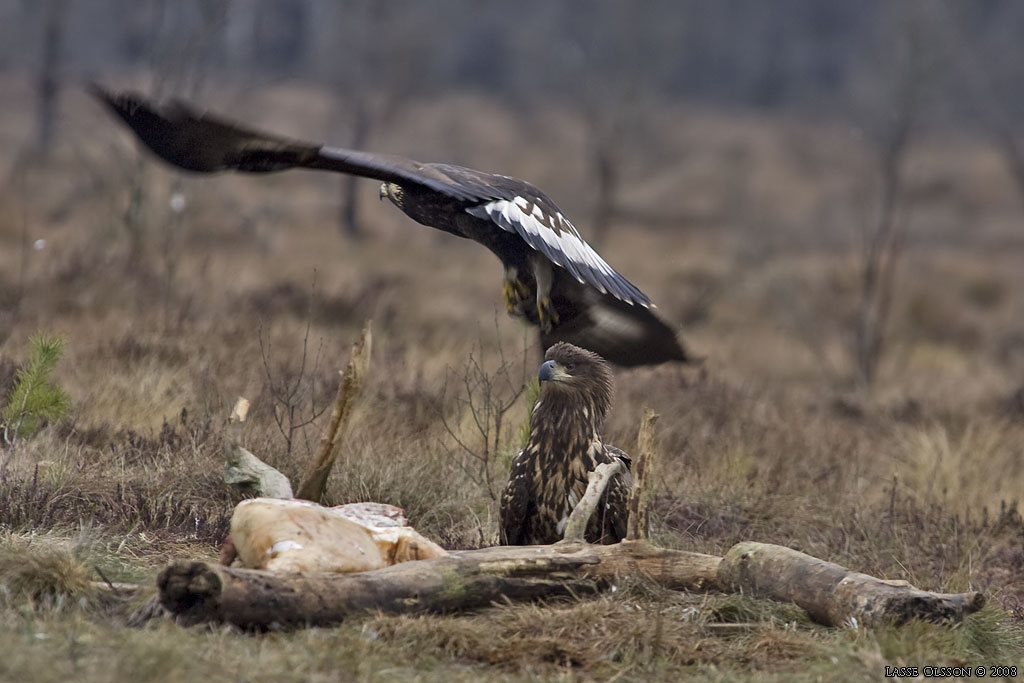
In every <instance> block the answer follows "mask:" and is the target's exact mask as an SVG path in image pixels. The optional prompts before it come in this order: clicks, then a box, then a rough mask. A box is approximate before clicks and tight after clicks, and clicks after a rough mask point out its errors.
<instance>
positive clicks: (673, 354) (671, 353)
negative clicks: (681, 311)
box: [540, 273, 693, 367]
mask: <svg viewBox="0 0 1024 683" xmlns="http://www.w3.org/2000/svg"><path fill="white" fill-rule="evenodd" d="M551 295H552V296H551V300H552V302H553V303H554V306H555V310H557V311H558V314H559V316H560V320H559V323H558V325H556V326H555V327H554V328H553V329H552V330H551V332H549V333H544V332H543V331H542V332H541V336H540V341H541V345H542V346H543V348H545V349H547V348H550V347H551V345H552V344H554V343H555V342H560V341H564V342H569V343H570V344H574V345H576V346H579V347H582V348H584V349H587V350H588V351H593V352H594V353H596V354H598V355H600V356H602V357H603V358H604V359H605V360H607V361H609V362H611V363H614V364H616V365H621V366H626V367H631V366H635V365H657V364H659V363H664V362H667V361H682V362H691V361H693V358H692V356H690V354H689V353H687V351H686V349H685V348H684V347H683V345H682V342H680V341H679V338H678V337H677V336H676V333H675V332H674V331H673V330H672V328H670V327H669V326H668V325H667V324H665V322H664V321H662V320H661V318H659V317H658V316H657V315H655V313H654V312H653V311H652V310H650V309H649V308H646V307H644V306H635V305H630V304H627V303H626V302H624V301H622V300H620V299H619V298H617V297H615V296H612V295H611V294H602V293H601V292H599V291H597V290H596V289H594V288H592V287H585V286H583V285H581V284H580V283H579V282H577V281H576V280H574V279H573V278H571V277H566V276H564V275H562V274H561V273H558V275H557V276H556V277H555V282H554V285H553V286H552V292H551Z"/></svg>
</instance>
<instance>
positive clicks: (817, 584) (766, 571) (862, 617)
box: [718, 542, 985, 626]
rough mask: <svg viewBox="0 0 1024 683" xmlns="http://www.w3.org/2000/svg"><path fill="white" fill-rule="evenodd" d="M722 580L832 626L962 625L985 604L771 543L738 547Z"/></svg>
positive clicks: (971, 595)
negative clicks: (796, 607) (917, 621)
mask: <svg viewBox="0 0 1024 683" xmlns="http://www.w3.org/2000/svg"><path fill="white" fill-rule="evenodd" d="M718 582H719V583H720V584H721V585H722V586H723V587H725V588H727V589H731V590H734V591H740V592H744V593H748V594H750V595H755V596H759V597H765V598H772V599H774V600H785V601H789V602H793V603H795V604H797V605H799V606H800V607H802V608H804V609H805V610H807V613H808V614H809V615H810V617H811V618H812V619H814V620H815V621H817V622H820V623H822V624H826V625H828V626H840V625H848V626H858V625H860V626H875V625H878V624H880V623H882V622H888V623H892V624H895V625H901V624H904V623H906V622H908V621H910V620H912V619H923V620H927V621H961V620H963V618H964V616H966V615H968V614H971V613H973V612H977V611H978V610H979V609H981V608H982V606H984V604H985V596H984V595H982V594H981V593H979V592H977V591H970V592H968V593H931V592H928V591H923V590H919V589H917V588H914V587H913V586H911V585H910V584H908V583H907V582H906V581H886V580H884V579H878V578H875V577H874V576H869V575H867V574H861V573H860V572H854V571H850V570H849V569H846V568H845V567H841V566H839V565H838V564H834V563H832V562H826V561H825V560H819V559H818V558H816V557H812V556H810V555H807V554H805V553H802V552H800V551H798V550H793V549H792V548H786V547H784V546H780V545H771V544H768V543H750V542H747V543H737V544H736V545H734V546H733V547H732V548H731V549H730V550H729V552H727V553H726V554H725V557H724V558H722V562H721V564H720V565H719V568H718Z"/></svg>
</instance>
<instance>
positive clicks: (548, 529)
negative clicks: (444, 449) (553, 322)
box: [500, 342, 632, 545]
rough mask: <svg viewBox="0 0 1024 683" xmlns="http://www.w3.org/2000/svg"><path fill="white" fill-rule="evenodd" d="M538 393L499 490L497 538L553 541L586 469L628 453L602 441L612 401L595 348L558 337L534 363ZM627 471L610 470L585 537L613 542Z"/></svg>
mask: <svg viewBox="0 0 1024 683" xmlns="http://www.w3.org/2000/svg"><path fill="white" fill-rule="evenodd" d="M539 378H540V394H539V396H538V398H537V403H536V404H535V405H534V407H533V414H532V417H531V424H530V439H529V441H528V442H527V444H526V448H524V449H523V450H522V452H521V453H519V455H518V456H516V459H515V460H514V461H513V463H512V470H511V472H510V473H509V479H508V484H506V486H505V491H504V493H503V494H502V497H501V511H500V533H501V539H500V540H501V543H502V544H504V545H531V544H543V543H555V542H556V541H560V540H561V539H562V534H563V532H564V531H565V524H566V522H567V521H568V519H569V513H570V512H572V510H573V508H574V507H575V506H576V503H578V502H579V500H580V498H582V497H583V494H584V492H585V491H586V490H587V475H588V473H589V472H591V471H592V470H594V469H595V468H596V467H597V466H598V465H600V464H602V463H606V462H612V461H613V460H619V461H621V462H623V463H624V464H625V465H626V467H627V468H628V467H629V464H630V460H629V456H627V455H626V454H625V453H623V452H622V451H620V450H619V449H617V448H615V447H614V446H610V445H608V444H605V443H604V442H602V440H601V429H602V428H603V426H604V419H605V416H606V415H607V414H608V410H609V409H610V408H611V404H612V390H613V389H612V387H613V384H612V372H611V368H610V367H609V366H608V364H607V363H606V362H605V361H604V359H602V358H601V357H600V356H599V355H597V354H596V353H592V352H590V351H587V350H585V349H581V348H579V347H577V346H573V345H572V344H567V343H564V342H560V343H558V344H555V345H554V346H552V347H551V348H549V349H548V352H547V354H546V355H545V362H544V364H543V365H541V366H540V373H539ZM631 486H632V477H631V476H630V475H629V471H628V469H627V470H626V471H625V472H624V473H622V474H620V475H616V476H615V477H614V478H613V479H612V480H611V481H610V482H609V483H608V488H607V489H606V490H605V493H604V496H603V497H602V499H601V502H600V504H599V505H598V508H597V511H596V512H595V513H594V516H593V517H592V518H591V519H590V521H589V522H588V524H587V530H586V533H585V534H584V538H585V539H586V540H587V541H588V542H590V543H617V542H619V541H621V540H622V538H623V537H624V536H625V535H626V521H627V516H628V513H627V508H626V504H627V502H628V500H629V491H630V488H631Z"/></svg>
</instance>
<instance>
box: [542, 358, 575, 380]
mask: <svg viewBox="0 0 1024 683" xmlns="http://www.w3.org/2000/svg"><path fill="white" fill-rule="evenodd" d="M568 376H569V373H567V372H566V371H565V369H564V368H562V366H561V365H559V364H558V363H556V362H555V361H553V360H549V361H545V362H544V363H542V364H541V366H540V372H538V373H537V380H538V381H539V382H542V383H543V382H552V381H557V380H560V379H565V378H566V377H568Z"/></svg>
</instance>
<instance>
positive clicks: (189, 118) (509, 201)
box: [90, 85, 688, 366]
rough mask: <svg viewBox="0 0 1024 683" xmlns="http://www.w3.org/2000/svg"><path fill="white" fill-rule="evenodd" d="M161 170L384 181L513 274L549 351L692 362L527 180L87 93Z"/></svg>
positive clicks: (626, 361) (405, 206)
mask: <svg viewBox="0 0 1024 683" xmlns="http://www.w3.org/2000/svg"><path fill="white" fill-rule="evenodd" d="M90 91H91V92H92V94H93V95H95V96H96V97H98V98H99V99H100V100H101V101H102V102H103V103H104V104H105V105H106V106H107V107H109V108H110V109H111V110H112V111H113V112H114V113H115V114H116V115H117V116H118V117H120V118H121V119H122V120H123V121H124V122H125V123H126V124H127V125H128V127H129V128H131V129H132V130H133V131H134V132H135V134H136V135H137V136H138V137H139V139H141V140H142V142H143V143H145V145H146V146H147V147H149V149H150V150H152V151H153V152H154V153H155V154H156V155H157V156H159V157H160V158H161V159H163V160H164V161H166V162H168V163H170V164H172V165H174V166H177V167H179V168H182V169H185V170H188V171H193V172H197V173H214V172H217V171H226V170H230V171H241V172H246V173H269V172H273V171H283V170H286V169H290V168H308V169H318V170H324V171H333V172H336V173H346V174H350V175H356V176H361V177H365V178H375V179H377V180H381V181H383V184H382V185H381V188H380V196H381V198H382V199H383V198H384V197H387V198H388V199H389V200H391V201H392V202H393V203H394V204H395V205H396V206H397V207H398V208H399V209H401V210H402V211H403V212H405V214H406V215H407V216H409V217H410V218H412V219H413V220H415V221H417V222H419V223H422V224H423V225H428V226H430V227H433V228H437V229H439V230H443V231H445V232H448V233H451V234H453V235H458V236H459V237H466V238H469V239H471V240H473V241H475V242H479V243H480V244H482V245H484V246H485V247H487V248H488V249H490V250H491V251H492V252H494V254H495V255H496V256H497V257H498V258H499V259H500V260H501V262H502V265H504V267H505V279H504V288H503V289H504V294H505V305H506V308H507V309H508V312H509V313H510V314H511V315H513V316H516V317H521V318H523V319H525V320H526V321H528V322H529V323H531V324H533V325H536V326H538V327H539V328H540V340H541V344H542V347H543V348H547V347H548V346H550V345H551V344H553V343H555V342H557V341H567V342H571V343H573V344H577V345H579V346H583V347H585V348H588V349H591V350H593V351H595V352H597V353H599V354H601V355H602V356H603V357H604V358H606V359H608V360H609V361H611V362H613V363H615V364H617V365H623V366H633V365H653V364H657V363H663V362H665V361H673V360H675V361H687V360H688V356H687V353H686V351H685V349H684V348H683V346H682V344H681V343H680V342H679V340H678V339H677V337H676V335H675V333H674V332H673V331H672V330H671V329H670V328H669V327H668V325H666V324H665V323H664V322H663V321H662V320H661V319H660V318H658V317H657V316H656V315H655V314H654V313H653V312H652V311H651V308H652V304H651V301H650V299H648V298H647V296H646V295H645V294H644V293H643V292H641V291H640V290H639V289H638V288H637V287H636V286H635V285H633V284H632V283H631V282H630V281H629V280H627V279H626V278H624V277H623V276H622V275H619V273H618V272H616V271H615V269H614V268H612V267H611V266H609V265H608V264H607V263H606V262H605V261H604V259H602V258H601V257H600V256H599V255H598V254H597V252H596V251H594V249H593V248H591V247H590V245H588V244H587V243H586V242H585V241H584V240H583V238H582V237H580V234H579V232H577V231H576V228H575V227H573V225H572V223H570V222H569V220H568V219H567V218H566V217H565V216H564V215H562V212H561V211H559V209H558V207H557V206H555V204H554V202H552V201H551V200H550V199H548V197H547V196H546V195H545V194H544V193H543V192H541V191H540V190H538V189H537V188H535V187H534V186H533V185H530V184H529V183H527V182H524V181H522V180H517V179H515V178H509V177H508V176H503V175H492V174H490V173H482V172H480V171H474V170H473V169H470V168H463V167H461V166H452V165H448V164H426V163H420V162H418V161H413V160H411V159H405V158H403V157H399V156H391V155H384V154H370V153H367V152H359V151H353V150H347V149H339V148H336V147H327V146H323V145H318V144H312V143H308V142H301V141H296V140H289V139H286V138H282V137H278V136H275V135H268V134H264V133H260V132H256V131H253V130H249V129H247V128H244V127H243V126H240V125H237V124H235V123H231V122H228V121H226V120H223V119H220V118H218V117H216V116H213V115H210V114H208V113H205V112H201V111H197V110H196V109H194V108H192V107H191V106H189V105H187V104H185V103H184V102H181V101H179V100H174V101H172V102H170V103H168V104H166V105H163V106H161V105H157V104H155V103H153V102H151V101H148V100H146V99H145V98H143V97H141V96H139V95H136V94H132V93H121V94H115V93H111V92H109V91H107V90H104V89H103V88H101V87H100V86H97V85H93V86H91V88H90Z"/></svg>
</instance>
